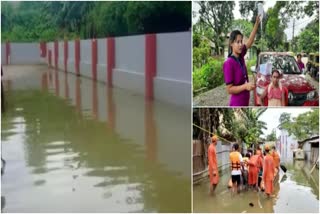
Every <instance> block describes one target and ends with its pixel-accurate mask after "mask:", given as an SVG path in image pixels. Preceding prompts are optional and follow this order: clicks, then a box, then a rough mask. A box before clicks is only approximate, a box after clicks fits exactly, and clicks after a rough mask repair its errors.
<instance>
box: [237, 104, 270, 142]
mask: <svg viewBox="0 0 320 214" xmlns="http://www.w3.org/2000/svg"><path fill="white" fill-rule="evenodd" d="M266 110H267V109H266V108H259V109H252V108H242V109H241V108H239V109H234V111H235V113H236V115H237V116H236V118H237V122H236V123H235V132H234V133H235V136H236V138H237V140H238V142H245V143H246V144H247V145H248V146H250V145H251V144H257V143H258V141H259V138H260V136H261V135H262V134H263V130H264V129H266V123H265V122H264V121H261V120H259V118H260V116H261V115H262V114H263V113H264V112H265V111H266Z"/></svg>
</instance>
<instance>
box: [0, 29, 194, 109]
mask: <svg viewBox="0 0 320 214" xmlns="http://www.w3.org/2000/svg"><path fill="white" fill-rule="evenodd" d="M91 41H92V40H91V39H88V40H81V41H80V75H81V76H84V77H88V78H92V66H91V63H92V51H91V49H92V42H91ZM148 41H149V40H148ZM148 44H151V46H150V47H152V43H148ZM21 45H22V46H21ZM11 46H12V49H13V50H14V51H12V53H13V54H12V59H11V60H12V63H11V64H18V63H20V64H21V63H22V60H25V61H27V62H28V63H31V64H37V63H41V62H43V60H44V59H41V57H40V47H39V44H38V43H33V44H24V46H23V44H14V43H13V44H11ZM53 47H54V44H53V42H49V43H47V52H49V50H51V52H52V57H51V62H52V66H54V62H55V60H54V48H53ZM58 47H59V51H58V52H59V54H58V57H59V59H58V67H59V69H61V70H64V42H63V41H60V42H59V45H58ZM4 48H5V47H2V49H4ZM97 48H98V50H97V52H98V56H97V57H98V65H97V79H98V81H100V82H104V83H106V82H107V64H108V62H107V39H106V38H103V39H98V45H97ZM155 51H156V55H155V56H156V59H155V61H156V65H155V66H156V74H155V75H156V76H155V77H154V79H153V85H152V84H151V89H150V88H149V89H148V92H150V93H149V94H150V96H151V97H152V87H153V97H154V99H156V100H160V101H163V102H166V103H171V104H175V105H179V106H185V107H186V108H189V106H191V94H192V91H191V58H192V56H191V32H181V33H163V34H157V35H156V47H155ZM145 52H146V35H139V36H126V37H117V38H115V52H114V54H115V56H114V58H115V65H114V69H113V71H112V84H113V85H114V86H115V87H118V88H124V89H127V90H129V91H130V92H131V93H133V94H140V95H146V94H147V92H146V91H145V88H146V76H145V73H146V62H145V57H146V53H145ZM4 56H5V54H4ZM21 56H23V57H21ZM47 56H48V53H47ZM19 57H20V58H19ZM47 60H48V57H47V58H46V59H45V61H47ZM67 70H68V72H71V73H75V42H74V41H69V42H68V63H67ZM151 80H152V79H151Z"/></svg>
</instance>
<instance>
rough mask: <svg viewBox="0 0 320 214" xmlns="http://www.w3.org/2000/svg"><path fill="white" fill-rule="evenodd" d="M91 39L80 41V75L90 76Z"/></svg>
mask: <svg viewBox="0 0 320 214" xmlns="http://www.w3.org/2000/svg"><path fill="white" fill-rule="evenodd" d="M91 53H92V52H91V39H87V40H81V41H80V75H82V76H85V77H90V78H92V72H91Z"/></svg>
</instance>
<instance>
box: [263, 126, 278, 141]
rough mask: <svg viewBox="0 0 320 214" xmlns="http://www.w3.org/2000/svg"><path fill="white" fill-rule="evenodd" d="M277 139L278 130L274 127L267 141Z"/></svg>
mask: <svg viewBox="0 0 320 214" xmlns="http://www.w3.org/2000/svg"><path fill="white" fill-rule="evenodd" d="M276 140H277V136H276V130H275V129H273V130H272V132H271V133H270V134H268V135H267V137H266V141H276Z"/></svg>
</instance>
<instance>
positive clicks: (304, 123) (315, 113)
mask: <svg viewBox="0 0 320 214" xmlns="http://www.w3.org/2000/svg"><path fill="white" fill-rule="evenodd" d="M287 117H288V115H286V116H284V117H283V118H282V123H281V127H282V128H283V129H285V130H287V131H288V133H289V134H290V135H294V136H295V137H296V138H297V139H298V140H304V139H306V138H308V137H311V136H313V135H319V109H312V110H311V111H308V112H306V113H303V114H299V115H298V117H296V118H292V120H288V118H287ZM280 118H281V116H280Z"/></svg>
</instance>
